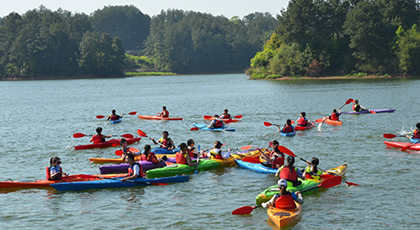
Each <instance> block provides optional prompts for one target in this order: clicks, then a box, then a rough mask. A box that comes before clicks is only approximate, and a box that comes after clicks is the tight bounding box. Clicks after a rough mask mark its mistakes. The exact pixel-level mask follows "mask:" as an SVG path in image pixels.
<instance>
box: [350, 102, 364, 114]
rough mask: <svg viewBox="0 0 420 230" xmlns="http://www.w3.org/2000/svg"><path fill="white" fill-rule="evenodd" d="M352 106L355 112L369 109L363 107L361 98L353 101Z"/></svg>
mask: <svg viewBox="0 0 420 230" xmlns="http://www.w3.org/2000/svg"><path fill="white" fill-rule="evenodd" d="M352 108H353V111H354V112H360V111H368V109H366V108H365V107H363V106H361V105H360V104H359V100H355V101H354V102H353V105H352Z"/></svg>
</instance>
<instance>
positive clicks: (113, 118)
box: [109, 114, 120, 121]
mask: <svg viewBox="0 0 420 230" xmlns="http://www.w3.org/2000/svg"><path fill="white" fill-rule="evenodd" d="M109 118H110V120H111V121H115V120H118V119H120V116H118V115H114V114H112V115H110V116H109Z"/></svg>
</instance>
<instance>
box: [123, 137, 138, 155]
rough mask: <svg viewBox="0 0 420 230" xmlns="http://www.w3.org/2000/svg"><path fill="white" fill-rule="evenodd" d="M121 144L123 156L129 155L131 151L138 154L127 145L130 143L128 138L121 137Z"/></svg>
mask: <svg viewBox="0 0 420 230" xmlns="http://www.w3.org/2000/svg"><path fill="white" fill-rule="evenodd" d="M120 145H121V151H123V152H124V153H123V155H122V158H124V156H125V155H127V154H128V153H131V154H133V155H136V154H135V153H134V152H132V151H131V150H130V148H128V147H127V146H128V143H127V140H126V139H125V138H121V140H120Z"/></svg>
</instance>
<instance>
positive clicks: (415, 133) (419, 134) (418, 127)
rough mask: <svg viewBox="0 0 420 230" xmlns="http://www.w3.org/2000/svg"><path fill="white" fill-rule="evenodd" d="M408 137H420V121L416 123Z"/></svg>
mask: <svg viewBox="0 0 420 230" xmlns="http://www.w3.org/2000/svg"><path fill="white" fill-rule="evenodd" d="M407 138H408V139H410V138H412V139H420V122H419V123H417V124H416V129H415V130H414V131H413V133H412V134H411V136H410V135H407Z"/></svg>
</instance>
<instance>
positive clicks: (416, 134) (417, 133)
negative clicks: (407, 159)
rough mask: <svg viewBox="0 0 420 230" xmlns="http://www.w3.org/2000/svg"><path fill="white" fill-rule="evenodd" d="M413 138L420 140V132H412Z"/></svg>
mask: <svg viewBox="0 0 420 230" xmlns="http://www.w3.org/2000/svg"><path fill="white" fill-rule="evenodd" d="M413 138H416V139H417V138H420V130H417V129H416V130H414V132H413Z"/></svg>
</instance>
